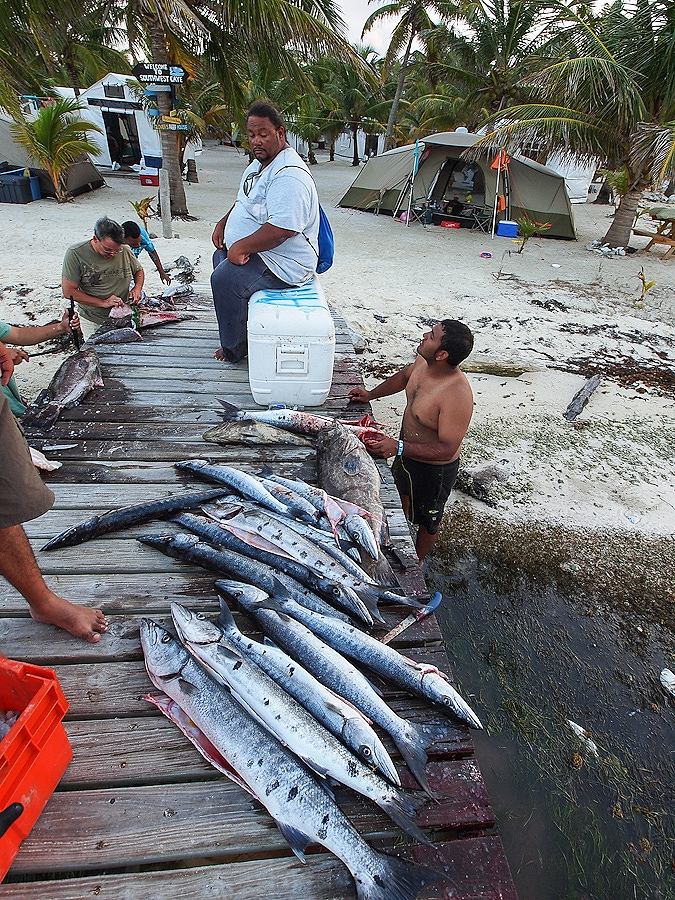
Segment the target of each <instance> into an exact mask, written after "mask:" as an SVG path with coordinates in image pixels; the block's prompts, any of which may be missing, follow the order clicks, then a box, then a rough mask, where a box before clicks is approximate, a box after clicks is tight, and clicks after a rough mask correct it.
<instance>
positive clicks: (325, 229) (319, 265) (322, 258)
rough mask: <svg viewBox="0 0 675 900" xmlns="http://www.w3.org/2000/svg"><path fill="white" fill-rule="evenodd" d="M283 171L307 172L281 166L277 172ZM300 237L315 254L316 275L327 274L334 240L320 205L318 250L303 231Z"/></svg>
mask: <svg viewBox="0 0 675 900" xmlns="http://www.w3.org/2000/svg"><path fill="white" fill-rule="evenodd" d="M284 169H302V171H303V172H305V171H307V170H306V169H303V168H302V166H282V167H281V168H280V169H279V172H283V170H284ZM279 172H276V173H275V174H276V175H278V174H279ZM310 176H311V172H310ZM302 236H303V237H304V239H305V240H306V241H307V243H308V244H309V246H310V247H311V248H312V250H313V251H314V252H315V253H316V272H317V275H322V274H323V273H324V272H327V271H328V270H329V269H330V267H331V266H332V265H333V257H334V256H335V238H334V237H333V229H332V228H331V227H330V222H329V221H328V216H327V215H326V212H325V210H324V208H323V206H322V205H321V204H320V203H319V247H318V249H317V248H316V247H315V246H314V244H312V242H311V241H310V239H309V238H308V237H307V235H306V234H305V232H304V231H303V232H302Z"/></svg>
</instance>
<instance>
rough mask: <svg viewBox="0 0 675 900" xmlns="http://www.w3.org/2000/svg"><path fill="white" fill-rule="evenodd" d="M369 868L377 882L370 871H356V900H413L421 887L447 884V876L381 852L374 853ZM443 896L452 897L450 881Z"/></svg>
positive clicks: (448, 880) (452, 891) (420, 890)
mask: <svg viewBox="0 0 675 900" xmlns="http://www.w3.org/2000/svg"><path fill="white" fill-rule="evenodd" d="M376 856H377V860H376V862H375V863H374V865H373V869H374V870H375V874H377V876H378V877H377V879H376V878H375V877H374V875H372V874H371V873H370V872H363V871H361V872H359V873H358V875H357V876H356V877H355V880H356V895H357V897H358V900H415V898H416V897H417V896H418V894H420V893H421V892H422V890H423V889H424V888H425V887H428V886H429V885H431V884H435V883H436V882H438V881H443V882H450V879H449V878H448V876H447V875H441V873H440V872H435V871H434V870H433V869H429V868H428V867H427V866H420V865H418V864H417V863H411V862H408V861H407V860H405V859H397V858H396V857H394V856H389V855H388V854H385V853H377V854H376ZM443 896H445V897H452V896H455V891H454V890H453V888H452V884H451V882H450V884H449V886H448V888H447V891H446V890H444V891H443Z"/></svg>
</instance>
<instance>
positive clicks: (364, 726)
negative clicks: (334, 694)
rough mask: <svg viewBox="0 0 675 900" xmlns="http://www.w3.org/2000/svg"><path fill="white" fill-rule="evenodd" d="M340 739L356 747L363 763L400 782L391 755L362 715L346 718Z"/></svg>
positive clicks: (391, 779) (392, 780)
mask: <svg viewBox="0 0 675 900" xmlns="http://www.w3.org/2000/svg"><path fill="white" fill-rule="evenodd" d="M342 739H343V741H344V743H346V744H347V745H348V746H349V747H354V748H355V749H356V751H357V753H358V754H359V756H360V757H361V759H362V760H363V761H364V762H365V763H367V764H368V765H369V766H371V767H373V768H375V769H377V770H378V771H380V772H382V774H383V775H384V776H385V777H386V778H388V779H389V781H391V782H393V783H394V784H400V783H401V782H400V779H399V776H398V773H397V771H396V768H395V766H394V763H393V762H392V761H391V757H390V756H389V754H388V753H387V751H386V750H385V748H384V746H383V745H382V743H381V742H380V739H379V738H378V736H377V735H376V734H375V732H374V731H373V729H372V728H371V727H370V725H368V723H367V722H366V721H365V719H364V718H363V716H359V715H356V716H352V717H351V718H349V719H347V721H346V722H345V724H344V726H343V728H342Z"/></svg>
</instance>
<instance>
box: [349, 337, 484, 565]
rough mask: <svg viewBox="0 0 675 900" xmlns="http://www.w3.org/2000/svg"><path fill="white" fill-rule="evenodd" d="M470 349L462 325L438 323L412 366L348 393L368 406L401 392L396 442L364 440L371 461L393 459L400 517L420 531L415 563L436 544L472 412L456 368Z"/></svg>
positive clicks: (370, 436)
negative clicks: (403, 394)
mask: <svg viewBox="0 0 675 900" xmlns="http://www.w3.org/2000/svg"><path fill="white" fill-rule="evenodd" d="M472 349H473V335H472V334H471V331H470V330H469V329H468V328H467V326H466V325H464V324H462V323H461V322H457V321H455V320H454V319H443V321H442V322H437V323H436V324H435V325H434V326H433V328H432V329H431V331H429V332H427V333H426V334H425V335H424V337H423V338H422V342H421V343H420V345H419V346H418V348H417V359H416V360H415V362H413V363H411V364H410V365H409V366H406V367H405V368H404V369H401V370H400V371H399V372H397V373H396V374H395V375H392V376H391V378H387V380H386V381H383V382H382V384H379V385H377V387H375V388H373V389H372V391H367V390H365V388H360V387H359V388H353V389H352V390H351V391H350V394H349V398H350V400H355V401H357V402H358V403H368V402H369V401H370V400H376V399H377V398H379V397H388V396H389V395H391V394H397V393H398V392H399V391H403V390H405V392H406V395H407V398H408V402H407V405H406V408H405V412H404V413H403V422H402V424H401V437H400V439H399V440H398V441H396V440H395V439H394V438H391V437H389V436H388V435H383V434H382V433H381V432H375V431H373V432H369V433H366V434H365V435H364V437H363V441H364V443H365V445H366V447H367V449H368V450H369V451H370V453H372V454H373V455H374V456H383V457H385V458H387V457H390V456H395V457H396V458H395V460H394V464H393V466H392V470H391V472H392V475H393V476H394V481H395V482H396V487H397V488H398V492H399V494H400V496H401V502H402V505H403V511H404V513H405V514H406V516H407V518H408V520H409V521H410V522H411V523H412V524H413V525H418V526H419V529H418V532H417V540H416V542H415V549H416V550H417V556H418V557H419V559H420V561H421V560H423V559H424V558H425V557H426V555H427V554H428V553H429V552H430V550H431V549H432V547H433V546H434V544H435V543H436V538H437V536H438V529H439V527H440V524H441V519H442V517H443V509H444V507H445V503H446V501H447V499H448V497H449V496H450V491H451V490H452V486H453V484H454V483H455V478H456V477H457V470H458V469H459V453H460V449H461V446H462V441H463V440H464V436H465V435H466V432H467V430H468V428H469V422H470V421H471V415H472V413H473V394H472V392H471V386H470V385H469V382H468V379H467V377H466V375H465V374H464V372H462V370H461V369H460V368H459V364H460V363H461V362H462V360H463V359H466V357H467V356H468V355H469V353H471V350H472Z"/></svg>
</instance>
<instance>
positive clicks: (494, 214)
mask: <svg viewBox="0 0 675 900" xmlns="http://www.w3.org/2000/svg"><path fill="white" fill-rule="evenodd" d="M501 170H502V155H501V153H500V154H499V156H498V157H497V184H496V186H495V205H494V209H493V210H492V239H493V240H494V236H495V228H496V227H497V203H498V201H499V173H500V172H501Z"/></svg>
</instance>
